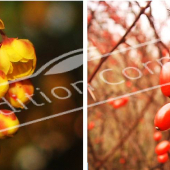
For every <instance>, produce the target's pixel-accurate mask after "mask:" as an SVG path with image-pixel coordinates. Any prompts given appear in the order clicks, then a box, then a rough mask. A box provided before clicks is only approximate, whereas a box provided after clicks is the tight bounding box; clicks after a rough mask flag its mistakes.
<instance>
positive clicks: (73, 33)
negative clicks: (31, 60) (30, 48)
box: [0, 1, 83, 170]
mask: <svg viewBox="0 0 170 170" xmlns="http://www.w3.org/2000/svg"><path fill="white" fill-rule="evenodd" d="M0 19H2V20H3V22H4V24H5V33H6V34H7V36H8V37H18V38H22V39H29V40H30V41H31V42H32V43H33V44H34V46H35V50H36V55H37V67H36V70H37V69H39V68H40V67H41V66H43V65H44V64H45V63H46V62H48V61H50V60H51V59H53V58H56V57H57V56H60V55H62V54H64V53H66V52H69V51H72V50H77V49H81V48H82V47H83V2H50V1H49V2H0ZM82 60H83V59H82ZM54 64H55V63H54ZM49 68H50V66H49ZM47 70H48V68H47ZM82 70H83V69H82V66H81V67H78V68H77V69H75V70H72V71H69V72H66V73H61V74H56V75H49V76H44V75H43V73H45V72H43V73H41V74H40V75H38V76H37V77H35V78H32V79H31V81H32V83H33V85H34V87H35V88H40V89H41V91H42V92H44V93H45V94H46V95H47V96H48V97H49V98H50V99H51V100H52V103H48V102H47V101H45V100H44V99H43V98H42V96H41V95H40V94H39V92H38V91H37V90H35V94H34V99H35V100H36V101H37V102H39V103H42V102H44V103H45V104H44V106H41V107H36V106H34V105H33V104H32V103H29V104H28V106H27V107H28V108H29V109H28V110H23V111H22V112H20V113H17V114H16V115H17V117H18V119H19V121H20V123H25V122H28V121H31V120H35V119H38V118H43V117H45V116H50V115H53V114H56V113H61V112H63V111H67V110H70V109H74V108H77V107H81V106H82V101H83V100H82V97H83V96H82V95H80V94H79V93H78V92H77V91H75V89H73V88H72V87H71V86H70V84H71V83H74V82H76V81H79V80H82V79H83V77H82V75H83V72H82ZM57 86H63V87H65V88H67V89H69V90H70V91H71V92H72V96H71V97H70V98H69V99H67V100H59V99H56V98H55V97H54V96H52V94H51V89H52V88H54V87H57ZM80 88H81V89H82V87H81V86H80ZM57 93H58V94H59V95H61V96H65V95H66V94H65V92H64V91H63V90H58V91H57ZM3 107H5V106H1V108H3ZM82 129H83V116H82V111H79V112H73V113H71V114H68V115H64V116H59V117H56V118H53V119H49V120H45V121H42V122H39V123H35V124H31V125H28V126H24V127H21V128H20V130H19V132H18V133H17V134H16V135H15V136H14V137H13V138H10V139H5V140H1V141H0V142H1V143H0V148H1V152H0V157H1V159H0V169H4V170H6V169H17V170H41V169H42V170H55V169H57V170H80V169H83V140H82V139H83V130H82Z"/></svg>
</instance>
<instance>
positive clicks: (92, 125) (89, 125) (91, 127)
mask: <svg viewBox="0 0 170 170" xmlns="http://www.w3.org/2000/svg"><path fill="white" fill-rule="evenodd" d="M94 127H95V124H94V122H93V121H91V122H90V123H89V124H88V130H92V129H93V128H94Z"/></svg>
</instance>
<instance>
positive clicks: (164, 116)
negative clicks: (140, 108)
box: [154, 103, 170, 131]
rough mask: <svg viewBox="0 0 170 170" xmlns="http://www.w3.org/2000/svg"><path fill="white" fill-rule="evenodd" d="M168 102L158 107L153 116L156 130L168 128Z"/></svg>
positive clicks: (169, 111)
mask: <svg viewBox="0 0 170 170" xmlns="http://www.w3.org/2000/svg"><path fill="white" fill-rule="evenodd" d="M169 122H170V103H168V104H166V105H164V106H163V107H161V108H160V109H159V111H158V112H157V114H156V116H155V120H154V124H155V127H156V129H157V130H161V131H164V130H168V129H169V128H170V123H169Z"/></svg>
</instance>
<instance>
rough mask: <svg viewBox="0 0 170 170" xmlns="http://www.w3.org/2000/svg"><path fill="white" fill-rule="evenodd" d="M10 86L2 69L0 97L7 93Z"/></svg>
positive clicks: (0, 74) (0, 72) (0, 73)
mask: <svg viewBox="0 0 170 170" xmlns="http://www.w3.org/2000/svg"><path fill="white" fill-rule="evenodd" d="M8 88H9V84H8V80H7V77H6V75H5V73H4V72H3V71H1V70H0V98H1V97H3V96H4V95H5V93H6V92H7V90H8Z"/></svg>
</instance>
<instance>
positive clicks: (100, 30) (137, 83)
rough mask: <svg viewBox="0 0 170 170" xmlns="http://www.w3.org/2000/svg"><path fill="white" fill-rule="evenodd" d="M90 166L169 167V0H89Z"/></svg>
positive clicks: (121, 169) (100, 169) (117, 169)
mask: <svg viewBox="0 0 170 170" xmlns="http://www.w3.org/2000/svg"><path fill="white" fill-rule="evenodd" d="M87 6H88V7H87V20H88V21H87V22H88V28H87V31H88V125H87V128H88V167H89V170H170V161H169V160H170V130H169V129H170V98H169V97H170V1H169V0H164V1H159V0H158V1H88V2H87Z"/></svg>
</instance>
